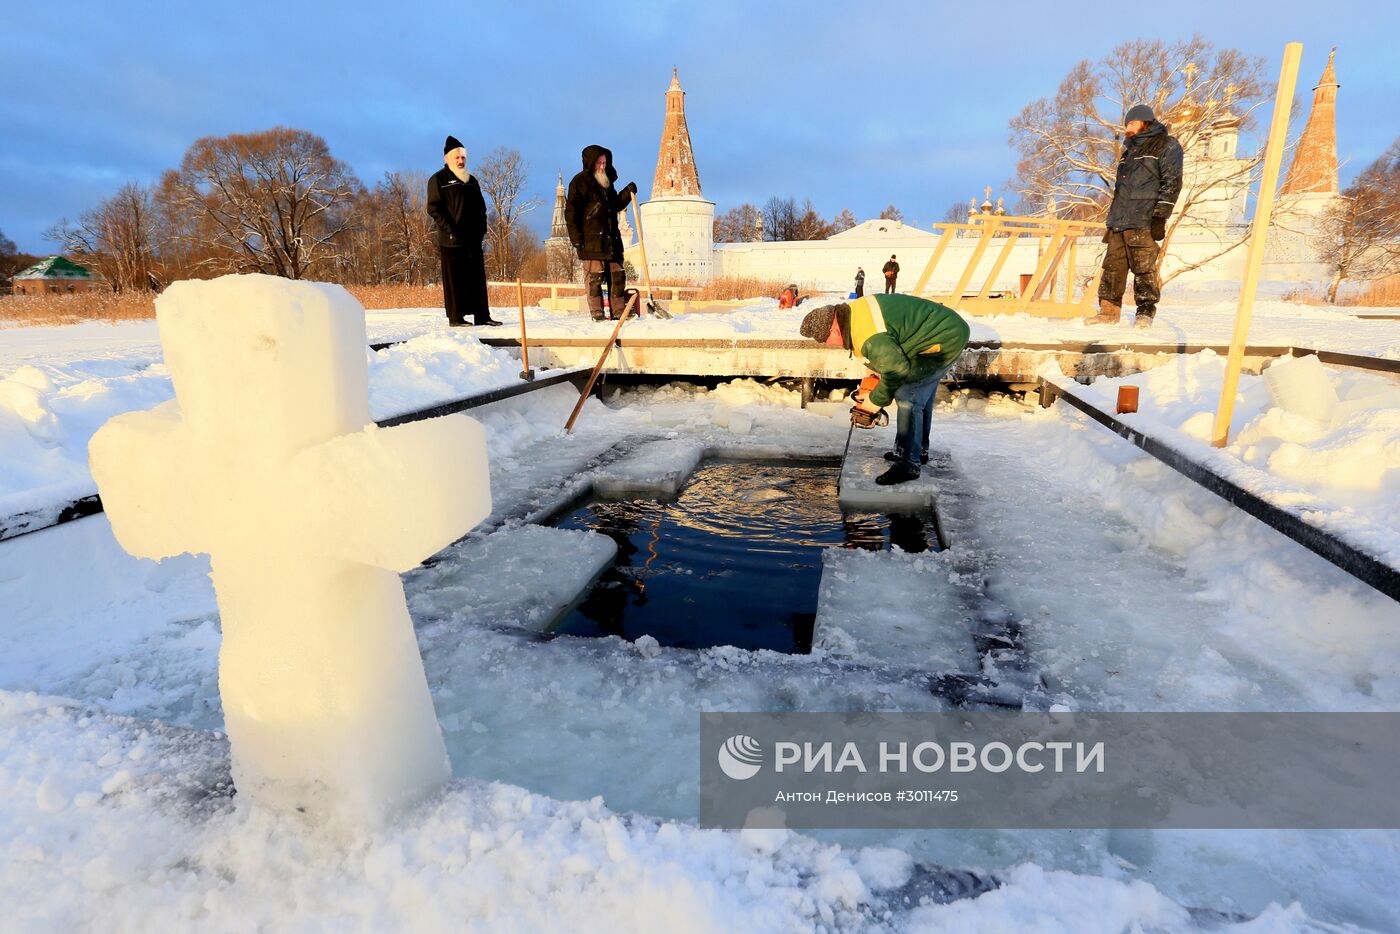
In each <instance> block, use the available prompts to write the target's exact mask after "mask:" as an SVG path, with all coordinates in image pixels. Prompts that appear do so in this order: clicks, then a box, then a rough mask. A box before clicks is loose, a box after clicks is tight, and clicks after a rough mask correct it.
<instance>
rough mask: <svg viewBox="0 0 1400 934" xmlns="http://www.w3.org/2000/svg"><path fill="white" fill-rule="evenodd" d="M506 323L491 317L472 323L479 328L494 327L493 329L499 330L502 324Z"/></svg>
mask: <svg viewBox="0 0 1400 934" xmlns="http://www.w3.org/2000/svg"><path fill="white" fill-rule="evenodd" d="M504 323H505V322H504V321H497V320H496V319H495V318H493V317H491V316H490V315H487V316H486V317H485V318H484V319H483V320H480V321H473V322H472V324H474V325H476V326H477V327H493V328H498V327H500V326H501V325H502V324H504Z"/></svg>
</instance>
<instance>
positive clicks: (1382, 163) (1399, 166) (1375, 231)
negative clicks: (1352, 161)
mask: <svg viewBox="0 0 1400 934" xmlns="http://www.w3.org/2000/svg"><path fill="white" fill-rule="evenodd" d="M1314 245H1315V246H1316V248H1317V253H1318V257H1319V258H1320V259H1321V260H1322V261H1323V262H1324V263H1326V264H1327V265H1328V266H1329V267H1330V268H1331V270H1332V277H1331V279H1330V281H1329V282H1328V283H1327V301H1329V302H1333V303H1335V302H1336V301H1337V291H1338V289H1340V288H1341V285H1342V282H1343V281H1344V280H1346V279H1380V278H1384V277H1386V276H1390V275H1394V274H1396V273H1400V139H1397V140H1396V141H1395V142H1394V143H1391V145H1390V148H1389V149H1387V150H1386V151H1385V153H1383V154H1382V155H1381V157H1380V158H1379V159H1377V160H1376V161H1375V162H1373V163H1371V164H1370V165H1369V166H1367V167H1366V169H1365V170H1364V171H1362V173H1361V174H1360V175H1358V176H1357V177H1356V180H1355V181H1353V182H1352V183H1351V184H1350V185H1348V186H1347V188H1346V190H1345V191H1343V192H1342V197H1341V199H1340V200H1339V201H1338V202H1337V203H1336V204H1335V205H1333V206H1332V207H1331V208H1330V209H1328V211H1327V212H1326V213H1325V214H1324V215H1323V216H1322V218H1321V219H1320V221H1319V223H1318V231H1317V234H1316V236H1315V237H1314Z"/></svg>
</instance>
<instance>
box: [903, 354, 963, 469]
mask: <svg viewBox="0 0 1400 934" xmlns="http://www.w3.org/2000/svg"><path fill="white" fill-rule="evenodd" d="M950 369H952V366H951V364H950V365H949V366H945V367H944V368H943V369H941V370H939V371H938V372H936V373H931V374H929V375H928V376H925V377H924V378H923V379H918V380H913V381H911V382H908V383H905V384H904V385H902V386H900V387H899V388H898V389H896V390H895V391H894V401H895V403H896V405H897V406H898V412H897V414H896V417H895V436H894V452H895V454H897V455H898V456H899V457H900V459H901V460H903V461H904V463H906V464H908V465H909V466H910V467H913V468H914V470H915V471H916V472H917V471H918V469H919V461H920V459H921V458H922V457H923V456H924V455H926V454H928V432H929V422H930V421H932V419H933V398H934V396H936V395H938V384H939V383H940V382H942V381H943V377H944V376H945V375H946V374H947V373H948V371H949V370H950Z"/></svg>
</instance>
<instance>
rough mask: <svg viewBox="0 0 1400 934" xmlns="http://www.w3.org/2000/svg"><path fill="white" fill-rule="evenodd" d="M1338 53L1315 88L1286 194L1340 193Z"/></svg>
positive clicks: (1324, 70)
mask: <svg viewBox="0 0 1400 934" xmlns="http://www.w3.org/2000/svg"><path fill="white" fill-rule="evenodd" d="M1336 57H1337V50H1336V49H1335V48H1334V49H1333V50H1332V54H1331V55H1328V56H1327V67H1326V68H1325V69H1323V72H1322V77H1321V78H1319V79H1318V82H1317V86H1316V87H1315V88H1313V105H1312V112H1311V113H1309V114H1308V123H1307V126H1305V127H1303V136H1302V138H1301V139H1299V140H1298V151H1297V152H1296V153H1295V154H1294V156H1293V165H1291V166H1290V167H1289V169H1288V177H1287V178H1286V179H1285V180H1284V183H1283V189H1282V193H1283V194H1305V193H1308V192H1323V193H1327V194H1335V193H1336V192H1337V188H1338V186H1337V88H1339V87H1341V85H1339V84H1338V83H1337V72H1336V70H1335V66H1334V62H1335V59H1336Z"/></svg>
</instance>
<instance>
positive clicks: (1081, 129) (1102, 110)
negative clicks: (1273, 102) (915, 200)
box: [1010, 35, 1288, 281]
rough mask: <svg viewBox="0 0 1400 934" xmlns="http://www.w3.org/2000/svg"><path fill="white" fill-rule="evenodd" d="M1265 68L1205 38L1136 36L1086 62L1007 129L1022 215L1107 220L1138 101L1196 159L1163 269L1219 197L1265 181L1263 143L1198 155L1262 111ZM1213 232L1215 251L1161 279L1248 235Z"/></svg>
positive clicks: (1269, 90)
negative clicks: (1179, 238) (1190, 224)
mask: <svg viewBox="0 0 1400 934" xmlns="http://www.w3.org/2000/svg"><path fill="white" fill-rule="evenodd" d="M1263 69H1264V61H1263V59H1262V58H1259V57H1257V56H1249V55H1246V54H1245V53H1243V52H1241V51H1239V50H1238V49H1216V48H1215V47H1214V46H1213V45H1212V44H1211V43H1209V42H1207V41H1206V40H1205V39H1203V38H1201V37H1200V36H1199V35H1197V36H1193V37H1192V38H1191V39H1189V40H1186V41H1181V42H1172V43H1168V42H1163V41H1161V40H1147V39H1136V40H1133V41H1131V42H1125V43H1123V44H1121V45H1119V46H1117V47H1116V48H1114V49H1113V50H1112V51H1111V52H1110V53H1109V54H1108V55H1107V56H1105V57H1104V58H1102V59H1100V60H1099V61H1097V62H1091V61H1089V60H1088V59H1085V60H1084V61H1081V62H1080V63H1079V64H1077V65H1075V66H1074V67H1073V68H1072V69H1070V72H1069V74H1068V75H1066V76H1065V78H1064V80H1063V81H1061V82H1060V86H1059V88H1058V89H1057V90H1056V92H1055V94H1054V96H1053V97H1043V98H1041V99H1039V100H1036V101H1032V102H1031V103H1030V104H1027V105H1026V107H1025V108H1024V109H1022V111H1021V112H1020V113H1019V114H1018V115H1017V116H1016V117H1014V118H1013V119H1012V120H1011V122H1010V128H1011V138H1010V142H1011V145H1012V147H1013V148H1014V149H1015V150H1016V151H1017V153H1018V154H1019V159H1018V162H1017V165H1016V177H1015V179H1014V181H1013V182H1012V185H1013V187H1014V188H1015V190H1017V191H1018V192H1019V193H1020V196H1021V203H1020V206H1019V210H1020V211H1021V212H1023V213H1027V214H1038V215H1044V214H1047V213H1050V212H1051V211H1052V210H1053V212H1054V213H1055V214H1056V215H1057V216H1060V217H1074V218H1080V219H1088V220H1102V219H1103V217H1104V216H1105V214H1106V213H1107V211H1108V205H1109V203H1110V202H1111V201H1112V199H1113V185H1114V180H1115V177H1116V171H1117V165H1118V158H1119V156H1120V155H1121V153H1122V149H1123V145H1124V142H1125V140H1124V138H1123V115H1124V114H1125V113H1126V112H1127V110H1128V108H1129V107H1131V106H1132V105H1134V104H1139V103H1145V104H1148V105H1150V106H1151V107H1152V109H1153V111H1154V112H1156V113H1157V115H1158V119H1159V120H1161V121H1162V122H1164V123H1166V124H1167V125H1168V127H1169V129H1170V132H1171V133H1172V135H1173V136H1175V137H1176V138H1177V140H1178V141H1179V142H1180V143H1181V145H1182V148H1183V149H1185V150H1186V151H1187V153H1188V161H1196V164H1195V165H1191V166H1188V172H1187V176H1186V178H1185V180H1184V184H1183V186H1182V191H1181V196H1180V197H1179V198H1178V200H1177V206H1176V211H1175V212H1174V213H1173V214H1172V219H1171V222H1170V223H1169V224H1168V226H1167V236H1166V239H1165V240H1163V241H1162V249H1161V252H1160V256H1159V259H1158V262H1159V263H1160V262H1161V261H1162V259H1164V258H1165V257H1166V256H1167V253H1168V250H1169V247H1170V244H1171V238H1172V234H1173V233H1174V232H1175V231H1176V229H1177V227H1178V226H1179V225H1180V224H1182V223H1183V222H1184V221H1186V220H1187V219H1198V218H1199V216H1200V215H1201V214H1202V212H1204V211H1205V210H1207V205H1208V203H1209V202H1210V201H1212V200H1216V199H1218V198H1219V197H1220V195H1221V192H1222V191H1226V190H1229V191H1247V190H1248V189H1249V187H1250V186H1251V185H1253V184H1254V182H1255V181H1256V179H1257V178H1258V175H1259V171H1260V169H1261V166H1262V163H1263V158H1264V151H1263V146H1262V144H1261V145H1260V148H1259V149H1258V150H1257V151H1255V152H1253V153H1249V154H1244V155H1240V156H1239V157H1238V158H1211V159H1209V160H1193V158H1192V157H1193V156H1194V155H1197V154H1200V153H1210V148H1209V144H1210V141H1211V138H1212V137H1213V136H1214V135H1217V134H1219V133H1220V132H1221V131H1222V130H1225V129H1231V128H1237V129H1245V128H1247V127H1248V126H1250V124H1251V123H1252V121H1253V115H1254V112H1255V110H1257V109H1258V108H1259V107H1260V106H1262V105H1264V104H1266V103H1267V102H1268V101H1269V100H1270V99H1271V97H1272V95H1273V90H1274V89H1273V85H1272V84H1271V83H1270V82H1268V81H1266V80H1265V78H1264V70H1263ZM1211 155H1213V156H1214V155H1216V154H1214V153H1211ZM1287 207H1288V199H1283V200H1282V201H1281V202H1280V204H1279V208H1278V210H1279V211H1280V213H1281V214H1286V213H1287ZM1210 226H1212V227H1214V228H1216V229H1220V230H1222V232H1221V234H1220V236H1219V242H1218V244H1217V245H1216V247H1215V249H1214V250H1213V251H1212V252H1210V254H1209V255H1206V256H1204V257H1203V258H1200V259H1198V260H1197V261H1196V262H1193V263H1191V264H1182V265H1180V266H1178V268H1175V269H1173V270H1172V272H1171V273H1170V274H1169V275H1167V276H1165V277H1164V279H1163V281H1169V280H1170V279H1173V278H1175V277H1176V276H1178V275H1180V274H1181V273H1183V272H1187V271H1189V270H1191V269H1196V268H1198V267H1200V266H1203V265H1205V264H1206V263H1209V262H1210V261H1212V260H1214V259H1216V258H1218V257H1220V256H1223V255H1224V254H1225V253H1228V252H1230V251H1231V250H1233V249H1235V248H1236V247H1238V246H1239V245H1240V244H1241V243H1243V242H1244V241H1245V239H1247V237H1248V228H1247V227H1246V226H1245V225H1243V224H1237V225H1234V227H1232V228H1228V229H1226V228H1224V227H1223V225H1220V224H1212V225H1210Z"/></svg>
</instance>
